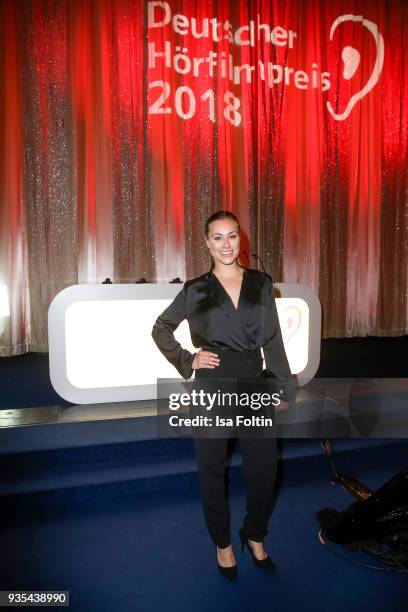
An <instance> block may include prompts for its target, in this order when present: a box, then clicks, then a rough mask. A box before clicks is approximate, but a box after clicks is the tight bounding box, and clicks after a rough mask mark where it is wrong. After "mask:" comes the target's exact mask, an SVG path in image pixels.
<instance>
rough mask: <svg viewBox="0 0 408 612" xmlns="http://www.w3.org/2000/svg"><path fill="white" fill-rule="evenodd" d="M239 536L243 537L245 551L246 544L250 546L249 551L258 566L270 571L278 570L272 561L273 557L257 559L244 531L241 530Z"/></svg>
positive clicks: (242, 542)
mask: <svg viewBox="0 0 408 612" xmlns="http://www.w3.org/2000/svg"><path fill="white" fill-rule="evenodd" d="M239 537H240V538H241V544H242V552H244V549H245V546H246V547H247V548H248V550H249V552H250V553H251V556H252V558H253V560H254V563H255V565H256V566H257V567H262V568H263V569H266V570H268V571H269V572H274V571H275V570H276V565H275V564H274V562H273V561H272V559H271V558H270V557H265V559H257V558H256V557H255V553H254V551H253V550H252V548H251V545H250V543H249V540H248V538H246V537H245V536H244V535H243V533H242V531H241V530H240V532H239Z"/></svg>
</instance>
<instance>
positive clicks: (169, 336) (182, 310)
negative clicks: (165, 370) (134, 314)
mask: <svg viewBox="0 0 408 612" xmlns="http://www.w3.org/2000/svg"><path fill="white" fill-rule="evenodd" d="M186 318H187V312H186V296H185V286H184V287H183V289H182V290H181V291H180V293H178V294H177V295H176V297H175V298H174V300H173V301H172V303H171V304H170V305H169V306H168V307H167V308H166V309H165V310H164V311H163V312H162V313H161V315H160V316H159V317H158V318H157V319H156V322H155V324H154V326H153V329H152V338H153V340H154V341H155V343H156V344H157V346H158V348H159V350H160V351H161V353H163V355H164V356H165V357H166V359H167V360H168V361H170V363H171V364H173V365H174V367H175V368H176V369H177V371H178V372H179V373H180V374H181V376H182V377H183V378H184V379H185V380H188V379H189V378H191V376H192V374H193V371H194V370H193V368H192V363H193V360H194V355H193V354H192V353H190V351H187V350H186V349H183V348H182V346H181V344H180V343H179V342H177V340H176V339H175V337H174V333H173V332H174V330H175V329H177V327H178V326H179V325H180V323H181V322H182V321H183V320H184V319H186Z"/></svg>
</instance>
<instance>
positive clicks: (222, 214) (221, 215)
mask: <svg viewBox="0 0 408 612" xmlns="http://www.w3.org/2000/svg"><path fill="white" fill-rule="evenodd" d="M221 219H231V220H232V221H235V223H236V224H237V226H238V231H240V229H241V228H240V226H239V221H238V219H237V218H236V216H235V215H234V213H232V212H231V211H229V210H217V212H215V213H213V214H212V215H211V216H210V217H208V219H207V221H206V222H205V227H204V232H205V237H206V238H208V234H209V232H210V225H211V223H213V222H214V221H220V220H221Z"/></svg>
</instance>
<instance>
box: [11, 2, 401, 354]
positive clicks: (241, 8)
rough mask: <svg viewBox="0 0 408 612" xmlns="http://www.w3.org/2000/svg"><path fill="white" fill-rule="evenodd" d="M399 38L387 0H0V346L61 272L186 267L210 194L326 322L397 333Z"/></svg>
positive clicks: (30, 331) (199, 262)
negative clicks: (313, 299) (310, 296)
mask: <svg viewBox="0 0 408 612" xmlns="http://www.w3.org/2000/svg"><path fill="white" fill-rule="evenodd" d="M407 34H408V4H407V3H406V2H405V0H391V1H385V0H369V1H368V0H350V1H348V0H332V1H331V2H326V1H325V0H268V1H261V0H246V1H240V0H218V1H216V0H188V1H184V2H183V1H182V0H169V1H168V2H142V1H141V0H21V1H19V0H0V85H1V92H2V95H1V96H0V206H1V210H0V296H3V297H0V299H1V300H2V301H3V302H5V298H4V296H5V295H6V297H7V298H8V299H7V300H6V301H7V302H8V303H7V304H6V306H7V309H8V310H9V314H7V313H6V314H5V315H4V316H3V310H2V308H3V307H5V306H4V304H3V306H2V305H1V304H0V354H1V355H10V354H19V353H23V352H26V351H28V350H32V351H46V350H47V330H46V325H47V310H48V306H49V304H50V301H51V300H52V298H53V297H54V296H55V295H56V294H57V293H58V292H59V291H61V290H62V289H63V288H64V287H67V286H69V285H71V284H76V283H86V282H101V281H102V280H104V279H105V277H108V276H109V277H111V278H112V279H113V281H114V282H134V281H135V280H137V279H138V278H140V277H145V278H147V279H148V280H150V281H167V280H170V279H172V278H174V277H176V276H180V277H181V278H183V279H185V278H192V277H194V276H197V275H199V274H201V273H203V272H204V271H205V270H206V269H207V267H208V256H207V250H206V247H205V243H204V240H203V235H202V233H203V232H202V230H203V222H204V220H205V219H206V217H207V216H208V215H209V214H210V213H211V212H213V211H215V210H217V209H219V208H228V209H231V210H233V211H234V212H235V213H236V214H237V215H238V216H239V218H240V220H241V223H242V227H243V232H244V238H243V247H242V251H243V252H242V259H243V261H244V263H245V264H246V265H250V266H251V267H257V265H258V263H257V260H256V259H253V258H252V253H257V254H258V255H259V256H260V257H261V258H262V260H263V262H264V264H265V268H266V270H267V271H268V272H269V273H271V274H272V276H273V278H274V280H275V281H285V282H300V283H304V284H306V285H309V286H310V287H312V288H313V289H314V290H315V291H316V292H317V293H318V295H319V297H320V300H321V302H322V307H323V335H324V336H325V337H330V336H331V337H343V336H353V335H362V336H364V335H387V336H393V335H402V334H405V333H408V330H407V270H408V266H407V263H408V261H407V252H408V219H407V214H408V179H407V177H408V173H407V167H408V153H407V152H408V147H407V139H408V133H407V126H408V62H407V57H408V56H407V45H408V42H407V41H408V36H407Z"/></svg>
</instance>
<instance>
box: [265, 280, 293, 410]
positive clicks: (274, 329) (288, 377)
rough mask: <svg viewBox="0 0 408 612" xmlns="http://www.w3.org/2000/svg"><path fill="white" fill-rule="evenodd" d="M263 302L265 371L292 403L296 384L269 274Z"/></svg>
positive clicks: (283, 395) (284, 397) (283, 396)
mask: <svg viewBox="0 0 408 612" xmlns="http://www.w3.org/2000/svg"><path fill="white" fill-rule="evenodd" d="M266 276H267V279H266V281H265V285H266V286H264V290H265V294H264V300H265V307H266V316H265V329H264V341H265V343H264V344H263V346H262V348H263V352H264V357H265V365H266V369H267V371H269V372H271V373H272V374H273V376H274V377H275V378H276V379H277V381H278V383H279V384H278V387H279V391H280V389H282V390H283V393H282V394H281V395H282V399H283V400H285V401H293V400H294V399H295V396H296V386H297V385H296V383H295V380H294V378H293V376H292V373H291V371H290V367H289V362H288V358H287V357H286V351H285V346H284V344H283V339H282V332H281V328H280V324H279V317H278V310H277V308H276V301H275V296H274V294H273V282H272V278H271V276H269V274H267V275H266Z"/></svg>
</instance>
